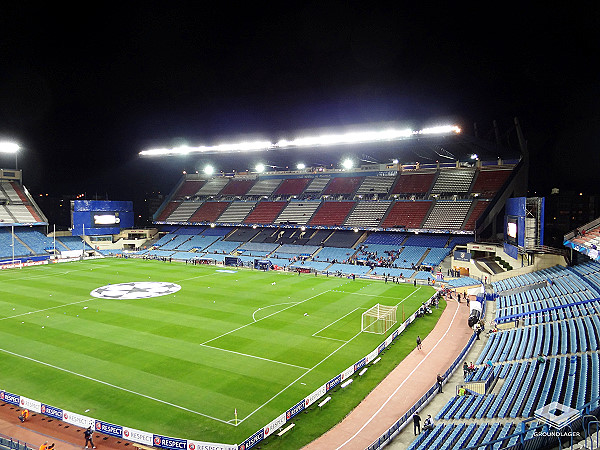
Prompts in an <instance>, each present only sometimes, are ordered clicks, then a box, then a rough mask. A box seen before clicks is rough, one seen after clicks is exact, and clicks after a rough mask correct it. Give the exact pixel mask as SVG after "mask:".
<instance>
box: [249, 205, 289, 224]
mask: <svg viewBox="0 0 600 450" xmlns="http://www.w3.org/2000/svg"><path fill="white" fill-rule="evenodd" d="M285 205H287V202H269V201H262V202H260V203H258V205H256V207H255V208H254V209H253V210H252V212H251V213H250V214H248V216H247V217H246V219H245V220H244V223H256V224H269V223H273V222H275V218H276V217H277V216H278V215H279V213H280V212H281V211H282V210H283V208H285Z"/></svg>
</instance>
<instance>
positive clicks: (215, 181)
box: [196, 177, 229, 196]
mask: <svg viewBox="0 0 600 450" xmlns="http://www.w3.org/2000/svg"><path fill="white" fill-rule="evenodd" d="M228 182H229V178H225V177H219V178H211V179H210V180H208V181H207V182H206V183H204V185H203V186H202V187H201V188H200V189H198V192H196V195H200V196H211V195H217V194H218V193H219V192H221V190H222V189H223V188H224V187H225V185H226V184H227V183H228Z"/></svg>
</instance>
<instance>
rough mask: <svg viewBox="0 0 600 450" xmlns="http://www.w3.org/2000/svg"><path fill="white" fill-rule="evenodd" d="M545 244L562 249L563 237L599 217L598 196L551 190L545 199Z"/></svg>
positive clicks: (599, 200) (599, 204) (599, 201)
mask: <svg viewBox="0 0 600 450" xmlns="http://www.w3.org/2000/svg"><path fill="white" fill-rule="evenodd" d="M545 216H546V227H545V229H546V236H545V244H546V245H549V246H551V247H556V248H562V246H563V237H564V235H565V234H567V233H568V232H570V231H573V230H574V229H575V228H577V227H580V226H582V225H585V224H586V223H588V222H591V221H592V220H594V219H596V218H598V216H600V196H598V195H596V194H588V193H585V192H574V191H563V190H559V189H552V193H551V194H550V195H549V196H547V197H546V213H545Z"/></svg>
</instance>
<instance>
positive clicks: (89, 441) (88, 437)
mask: <svg viewBox="0 0 600 450" xmlns="http://www.w3.org/2000/svg"><path fill="white" fill-rule="evenodd" d="M93 434H94V432H93V430H92V427H91V426H89V427H88V429H87V430H85V432H84V433H83V435H84V436H85V448H88V444H90V445H91V446H92V448H96V446H95V445H94V441H93V439H92V438H93Z"/></svg>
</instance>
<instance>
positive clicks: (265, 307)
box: [252, 302, 299, 322]
mask: <svg viewBox="0 0 600 450" xmlns="http://www.w3.org/2000/svg"><path fill="white" fill-rule="evenodd" d="M298 303H299V302H286V303H276V304H274V305H269V306H263V307H262V308H258V309H257V310H256V311H254V312H253V313H252V320H254V321H255V322H258V320H261V319H258V320H256V317H255V314H256V313H257V312H259V311H262V310H263V309H267V308H272V307H273V306H280V305H297V304H298Z"/></svg>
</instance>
